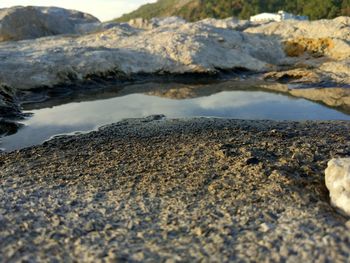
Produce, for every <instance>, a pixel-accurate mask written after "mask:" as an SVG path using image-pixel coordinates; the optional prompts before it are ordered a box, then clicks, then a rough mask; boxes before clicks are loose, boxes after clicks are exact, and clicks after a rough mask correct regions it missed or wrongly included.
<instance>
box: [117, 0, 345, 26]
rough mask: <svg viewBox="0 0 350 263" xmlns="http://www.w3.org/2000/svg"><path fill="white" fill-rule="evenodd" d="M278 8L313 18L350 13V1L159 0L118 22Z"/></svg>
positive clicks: (237, 14)
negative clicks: (140, 18) (139, 18)
mask: <svg viewBox="0 0 350 263" xmlns="http://www.w3.org/2000/svg"><path fill="white" fill-rule="evenodd" d="M278 10H285V11H287V12H291V13H293V14H298V15H307V16H309V17H310V19H313V20H314V19H322V18H334V17H337V16H341V15H345V16H350V0H158V2H156V3H153V4H146V5H143V6H141V7H140V8H139V9H137V10H136V11H134V12H131V13H129V14H125V15H123V16H122V17H120V18H118V19H116V21H119V22H122V21H129V20H130V19H133V18H138V17H142V18H146V19H150V18H152V17H165V16H180V17H183V18H185V19H186V20H188V21H197V20H200V19H204V18H208V17H213V18H226V17H231V16H235V17H238V18H241V19H248V18H249V17H250V16H251V15H255V14H258V13H262V12H277V11H278Z"/></svg>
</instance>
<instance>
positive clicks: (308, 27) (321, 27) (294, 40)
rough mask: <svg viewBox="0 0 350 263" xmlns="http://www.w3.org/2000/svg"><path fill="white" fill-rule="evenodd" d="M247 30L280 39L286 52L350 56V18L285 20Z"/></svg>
mask: <svg viewBox="0 0 350 263" xmlns="http://www.w3.org/2000/svg"><path fill="white" fill-rule="evenodd" d="M244 32H246V33H251V34H262V35H266V36H273V37H276V38H279V39H280V40H281V41H282V42H283V43H284V44H285V49H286V53H287V54H288V53H289V55H291V56H301V55H303V53H304V52H308V53H311V55H313V56H315V55H316V57H317V56H323V55H325V56H328V57H330V58H333V59H337V60H339V59H348V58H350V18H349V17H337V18H335V19H332V20H326V19H324V20H317V21H293V20H288V21H282V22H273V23H268V24H263V25H260V26H257V27H250V28H248V29H246V30H245V31H244Z"/></svg>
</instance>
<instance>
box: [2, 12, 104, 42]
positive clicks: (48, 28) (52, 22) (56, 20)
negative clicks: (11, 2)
mask: <svg viewBox="0 0 350 263" xmlns="http://www.w3.org/2000/svg"><path fill="white" fill-rule="evenodd" d="M97 22H99V20H98V19H97V18H95V17H93V16H92V15H89V14H86V13H82V12H78V11H75V10H67V9H63V8H58V7H37V6H26V7H23V6H15V7H11V8H3V9H0V41H9V40H23V39H33V38H38V37H44V36H52V35H59V34H75V33H78V32H79V30H78V27H79V26H80V25H82V24H87V23H97Z"/></svg>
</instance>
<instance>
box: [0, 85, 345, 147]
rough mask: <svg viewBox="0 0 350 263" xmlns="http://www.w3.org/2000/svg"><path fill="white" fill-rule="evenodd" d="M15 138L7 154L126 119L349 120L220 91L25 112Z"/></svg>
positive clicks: (298, 102) (260, 95)
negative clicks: (160, 117)
mask: <svg viewBox="0 0 350 263" xmlns="http://www.w3.org/2000/svg"><path fill="white" fill-rule="evenodd" d="M26 112H31V113H33V116H32V117H30V118H28V119H27V120H25V121H23V124H24V125H25V126H24V127H23V128H22V129H20V130H19V131H18V133H16V134H14V135H12V136H8V137H5V138H2V139H1V140H2V143H1V147H2V148H3V149H5V150H6V151H12V150H15V149H20V148H24V147H27V146H31V145H37V144H40V143H42V142H44V141H45V140H48V139H50V138H51V137H53V136H55V135H59V134H71V133H75V132H86V131H91V130H94V129H96V128H98V127H100V126H103V125H106V124H110V123H113V122H117V121H120V120H122V119H125V118H139V117H146V116H149V115H153V114H164V115H166V116H167V117H168V118H176V117H199V116H204V117H225V118H236V119H270V120H350V116H349V115H346V114H344V113H342V112H339V111H337V110H334V109H330V108H328V107H325V106H322V105H320V104H317V103H314V102H310V101H307V100H305V99H296V98H292V97H288V96H284V95H281V94H275V93H269V92H264V91H221V92H218V93H216V94H212V95H209V96H203V97H197V98H190V99H169V98H164V97H157V96H151V95H145V94H131V95H125V96H119V97H114V98H108V99H101V100H96V101H85V102H79V103H77V102H74V103H67V104H63V105H59V106H54V107H50V108H42V109H38V110H31V111H26Z"/></svg>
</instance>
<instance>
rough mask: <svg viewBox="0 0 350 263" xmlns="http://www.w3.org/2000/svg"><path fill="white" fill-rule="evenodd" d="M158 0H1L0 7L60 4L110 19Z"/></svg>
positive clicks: (102, 18)
mask: <svg viewBox="0 0 350 263" xmlns="http://www.w3.org/2000/svg"><path fill="white" fill-rule="evenodd" d="M152 2H156V0H0V8H4V7H11V6H15V5H23V6H27V5H36V6H58V7H63V8H68V9H76V10H79V11H83V12H86V13H89V14H92V15H94V16H96V17H97V18H99V19H100V20H101V21H108V20H111V19H113V18H116V17H119V16H121V15H122V14H124V13H128V12H130V11H133V10H135V9H136V8H138V7H139V6H140V5H143V4H146V3H152Z"/></svg>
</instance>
